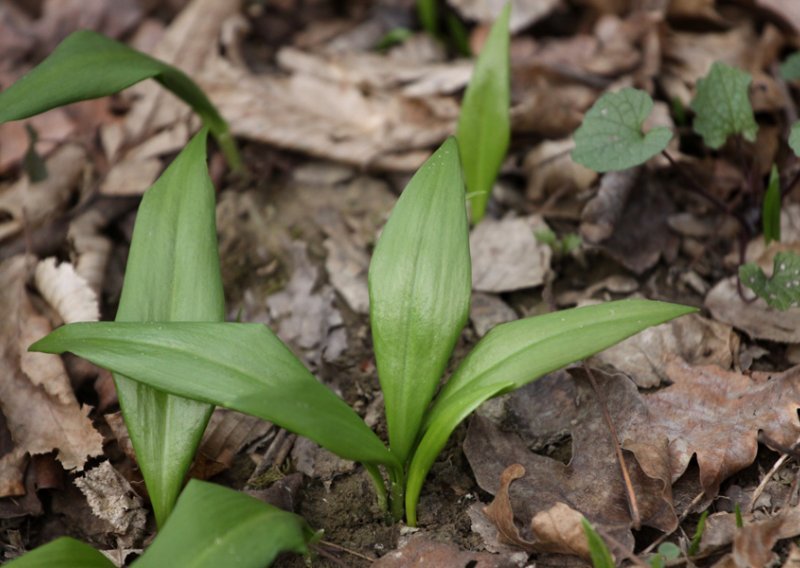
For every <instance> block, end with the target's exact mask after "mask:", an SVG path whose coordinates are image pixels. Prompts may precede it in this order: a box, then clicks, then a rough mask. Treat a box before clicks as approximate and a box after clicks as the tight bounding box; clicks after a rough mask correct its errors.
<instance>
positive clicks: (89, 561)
mask: <svg viewBox="0 0 800 568" xmlns="http://www.w3.org/2000/svg"><path fill="white" fill-rule="evenodd" d="M315 538H316V534H315V533H314V531H313V530H312V529H311V528H310V527H309V526H308V525H307V524H306V523H305V521H304V520H303V519H302V518H300V517H298V516H297V515H294V514H292V513H287V512H286V511H282V510H280V509H277V508H275V507H272V506H271V505H267V504H266V503H262V502H261V501H258V500H257V499H254V498H252V497H249V496H247V495H244V494H243V493H239V492H238V491H234V490H232V489H226V488H224V487H220V486H219V485H214V484H211V483H205V482H203V481H197V480H192V481H190V482H189V485H188V486H187V487H186V490H185V491H184V492H183V494H182V495H181V497H180V499H179V500H178V504H177V506H176V507H175V512H174V514H173V515H172V516H171V517H170V520H169V522H168V523H167V524H166V525H164V527H163V529H162V530H161V531H160V532H159V534H158V537H157V538H156V539H155V541H153V544H151V545H150V547H149V548H148V549H147V550H146V551H145V553H144V554H143V555H142V556H141V557H140V558H139V559H138V560H136V561H135V562H134V563H133V564H132V566H134V567H135V568H151V567H152V568H158V567H163V566H176V567H177V566H181V567H192V568H217V567H218V566H240V567H243V568H247V567H252V568H261V567H262V566H268V565H269V564H271V563H272V561H273V560H274V559H275V557H276V556H277V555H278V554H279V553H281V552H298V553H301V554H305V553H306V552H307V544H308V543H309V542H313V540H314V539H315ZM41 566H48V567H49V568H74V567H76V566H80V567H81V568H113V566H114V564H113V563H112V562H111V561H110V560H109V559H108V558H106V557H105V556H103V554H101V553H100V552H98V551H97V550H95V549H94V548H92V547H91V546H89V545H87V544H84V543H82V542H80V541H77V540H75V539H72V538H68V537H62V538H59V539H57V540H54V541H53V542H51V543H49V544H46V545H44V546H41V547H39V548H37V549H36V550H34V551H33V552H30V553H28V554H26V555H25V556H22V557H20V558H19V559H17V560H14V561H12V562H10V563H9V564H8V567H9V568H39V567H41Z"/></svg>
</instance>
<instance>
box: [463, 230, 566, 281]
mask: <svg viewBox="0 0 800 568" xmlns="http://www.w3.org/2000/svg"><path fill="white" fill-rule="evenodd" d="M546 229H548V227H547V224H546V223H545V222H544V220H543V219H542V217H541V216H539V215H531V216H530V217H525V218H516V219H515V218H508V219H503V220H500V221H495V220H493V219H484V220H483V221H482V222H481V223H479V224H478V225H477V226H476V227H475V228H473V229H472V231H471V232H470V235H469V247H470V252H471V255H472V288H473V289H474V290H478V291H480V292H509V291H512V290H519V289H522V288H533V287H535V286H539V285H541V284H543V283H544V281H545V278H546V277H547V275H548V273H549V272H550V258H551V256H552V251H551V250H550V247H548V246H547V245H545V244H542V243H539V242H538V241H537V240H536V237H535V236H534V234H535V232H536V231H541V230H546Z"/></svg>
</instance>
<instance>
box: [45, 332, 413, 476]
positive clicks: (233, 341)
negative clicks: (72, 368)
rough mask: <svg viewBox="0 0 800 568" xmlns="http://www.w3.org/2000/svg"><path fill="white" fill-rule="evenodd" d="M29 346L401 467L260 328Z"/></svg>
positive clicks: (52, 338)
mask: <svg viewBox="0 0 800 568" xmlns="http://www.w3.org/2000/svg"><path fill="white" fill-rule="evenodd" d="M30 349H31V350H33V351H44V352H46V353H63V352H65V351H71V352H73V353H75V354H76V355H78V356H80V357H83V358H85V359H88V360H89V361H92V362H93V363H95V364H96V365H99V366H100V367H105V368H106V369H110V370H113V371H116V372H119V373H122V374H123V375H125V376H127V377H131V378H132V379H135V380H137V381H141V382H142V383H145V384H147V385H149V386H150V387H153V388H156V389H159V390H163V391H165V392H171V393H174V394H177V395H179V396H183V397H187V398H193V399H196V400H199V401H203V402H206V403H209V404H217V405H219V406H224V407H225V408H230V409H232V410H238V411H239V412H244V413H246V414H251V415H253V416H257V417H259V418H263V419H264V420H269V421H271V422H274V423H275V424H278V425H279V426H282V427H284V428H286V429H287V430H290V431H292V432H296V433H298V434H300V435H302V436H306V437H307V438H310V439H312V440H314V441H315V442H317V443H318V444H319V445H321V446H323V447H325V448H327V449H329V450H330V451H332V452H333V453H335V454H337V455H339V456H341V457H343V458H346V459H351V460H354V461H360V462H365V463H374V464H387V465H391V466H397V465H398V463H397V460H396V459H395V458H394V456H393V455H392V454H391V453H390V452H389V451H388V450H387V449H386V447H385V446H384V445H383V443H382V442H381V441H380V439H379V438H378V437H377V436H376V435H375V434H374V433H373V432H372V430H370V429H369V428H368V427H367V425H366V424H364V421H363V420H361V418H359V417H358V415H357V414H356V413H355V412H354V411H353V410H352V409H351V408H350V407H349V406H347V404H345V403H344V401H342V399H340V398H339V397H337V396H336V395H335V394H333V392H331V391H330V390H329V389H328V388H326V387H325V386H324V385H322V384H321V383H320V382H319V381H317V379H315V378H314V376H313V375H312V374H311V373H309V372H308V370H307V369H306V368H305V367H304V366H303V364H302V363H301V362H300V361H298V359H297V357H295V356H294V355H293V354H292V352H291V351H289V349H288V348H287V347H286V346H285V345H284V344H283V343H281V341H280V340H279V339H278V338H277V337H275V335H274V334H273V333H272V332H271V331H270V330H269V329H268V328H267V327H265V326H263V325H261V324H248V323H190V322H181V323H119V322H113V323H111V322H99V323H76V324H70V325H66V326H63V327H60V328H58V329H56V330H55V331H54V332H52V333H51V334H50V335H48V336H47V337H45V338H44V339H41V340H39V341H37V342H36V343H34V344H33V345H32V346H31V347H30Z"/></svg>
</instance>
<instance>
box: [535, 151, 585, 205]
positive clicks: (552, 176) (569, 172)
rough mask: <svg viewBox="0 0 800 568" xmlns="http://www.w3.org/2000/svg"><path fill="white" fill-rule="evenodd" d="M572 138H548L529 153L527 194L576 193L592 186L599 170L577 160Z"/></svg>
mask: <svg viewBox="0 0 800 568" xmlns="http://www.w3.org/2000/svg"><path fill="white" fill-rule="evenodd" d="M574 147H575V143H574V142H573V141H572V139H571V138H565V139H563V140H550V141H545V142H542V143H541V144H539V145H538V146H536V147H535V148H534V149H533V150H531V151H530V152H529V153H528V154H527V155H526V156H525V161H524V163H523V168H524V169H525V171H526V172H527V174H528V185H527V190H526V193H527V196H528V199H530V200H532V201H541V200H543V199H544V198H546V197H548V196H550V195H552V194H553V193H556V192H559V193H576V192H580V191H584V190H586V189H588V188H589V187H591V185H592V184H593V183H594V182H595V180H596V179H597V173H596V172H593V171H592V170H590V169H588V168H586V167H584V166H582V165H580V164H578V163H576V162H574V161H573V160H572V156H571V154H570V152H571V151H572V149H573V148H574Z"/></svg>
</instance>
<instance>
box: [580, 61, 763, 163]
mask: <svg viewBox="0 0 800 568" xmlns="http://www.w3.org/2000/svg"><path fill="white" fill-rule="evenodd" d="M751 80H752V79H751V77H750V75H749V74H747V73H745V72H744V71H741V70H739V69H736V68H734V67H730V66H728V65H725V64H724V63H720V62H717V63H714V64H713V65H712V66H711V71H710V72H709V74H708V75H707V76H706V77H704V78H703V79H700V80H699V81H698V82H697V94H696V95H695V98H694V100H693V101H692V110H694V112H695V120H694V130H695V132H697V133H698V134H700V135H701V136H702V137H703V141H704V142H705V144H706V146H708V147H710V148H714V149H717V148H720V147H721V146H722V145H723V144H725V141H726V140H727V139H728V137H730V136H732V135H734V134H741V135H742V136H743V137H744V138H745V139H746V140H749V141H751V142H752V141H754V140H755V138H756V134H757V132H758V125H757V124H756V121H755V117H754V116H753V108H752V106H751V105H750V100H749V98H748V87H749V85H750V82H751ZM652 109H653V99H652V98H650V95H648V94H647V93H646V92H644V91H640V90H637V89H632V88H625V89H622V90H621V91H619V92H616V93H606V94H605V95H603V96H602V97H600V99H598V100H597V102H596V103H595V104H594V105H593V106H592V108H591V109H589V111H588V112H587V113H586V116H585V117H584V119H583V123H582V124H581V126H580V128H578V130H577V131H575V150H573V152H572V159H573V160H575V161H576V162H578V163H580V164H582V165H584V166H586V167H587V168H590V169H592V170H595V171H597V172H609V171H616V170H625V169H628V168H632V167H635V166H638V165H640V164H643V163H644V162H646V161H647V160H649V159H650V158H652V157H653V156H655V155H656V154H659V153H661V152H663V151H664V150H665V149H666V147H667V145H668V144H669V142H670V140H672V131H671V130H670V129H669V128H667V127H664V126H660V127H656V128H653V129H652V130H650V131H649V132H647V133H643V132H642V127H643V125H644V122H645V120H647V118H648V117H649V116H650V112H651V111H652Z"/></svg>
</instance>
